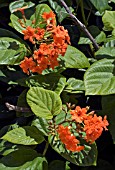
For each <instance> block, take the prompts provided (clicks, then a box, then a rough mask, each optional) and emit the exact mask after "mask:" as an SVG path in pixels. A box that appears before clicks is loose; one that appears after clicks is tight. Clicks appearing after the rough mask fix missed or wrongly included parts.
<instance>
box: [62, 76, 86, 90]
mask: <svg viewBox="0 0 115 170" xmlns="http://www.w3.org/2000/svg"><path fill="white" fill-rule="evenodd" d="M84 90H85V87H84V82H83V81H82V80H79V79H75V78H69V79H68V81H67V85H66V87H65V89H64V91H67V92H71V93H79V92H81V93H82V92H83V91H84Z"/></svg>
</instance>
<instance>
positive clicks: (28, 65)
mask: <svg viewBox="0 0 115 170" xmlns="http://www.w3.org/2000/svg"><path fill="white" fill-rule="evenodd" d="M35 66H36V64H35V62H34V61H33V59H32V58H27V57H25V58H24V60H23V61H21V63H20V67H21V68H22V70H23V72H24V73H27V74H28V75H29V70H32V69H33V68H34V67H35Z"/></svg>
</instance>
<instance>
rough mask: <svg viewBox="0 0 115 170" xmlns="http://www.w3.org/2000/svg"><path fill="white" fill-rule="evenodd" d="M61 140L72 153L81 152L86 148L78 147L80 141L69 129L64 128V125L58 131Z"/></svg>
mask: <svg viewBox="0 0 115 170" xmlns="http://www.w3.org/2000/svg"><path fill="white" fill-rule="evenodd" d="M57 132H58V134H59V138H60V140H61V142H62V143H63V144H65V147H66V149H68V150H70V151H72V152H76V151H77V152H79V151H81V150H83V149H84V146H78V144H79V143H80V142H79V140H78V139H76V137H75V136H74V135H73V134H72V133H71V132H70V130H69V127H67V126H66V127H64V126H63V125H59V126H58V130H57Z"/></svg>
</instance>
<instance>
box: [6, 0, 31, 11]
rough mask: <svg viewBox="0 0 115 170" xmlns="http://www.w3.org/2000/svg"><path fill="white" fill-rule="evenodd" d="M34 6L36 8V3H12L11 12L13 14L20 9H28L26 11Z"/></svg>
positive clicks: (22, 1) (21, 1) (22, 0)
mask: <svg viewBox="0 0 115 170" xmlns="http://www.w3.org/2000/svg"><path fill="white" fill-rule="evenodd" d="M33 6H34V3H32V2H31V1H29V2H24V0H20V1H15V2H12V3H10V5H9V9H10V12H11V13H13V12H15V11H16V10H17V9H18V8H22V7H26V9H27V8H31V7H33Z"/></svg>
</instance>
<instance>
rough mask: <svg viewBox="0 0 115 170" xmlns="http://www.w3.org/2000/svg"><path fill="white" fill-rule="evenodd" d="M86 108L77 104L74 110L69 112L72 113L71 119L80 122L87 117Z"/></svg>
mask: <svg viewBox="0 0 115 170" xmlns="http://www.w3.org/2000/svg"><path fill="white" fill-rule="evenodd" d="M86 113H87V109H86V108H82V109H81V107H80V106H77V107H76V108H75V110H71V111H70V114H71V115H72V119H73V120H75V121H76V122H77V123H82V122H83V120H85V119H86V117H87V114H86Z"/></svg>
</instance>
